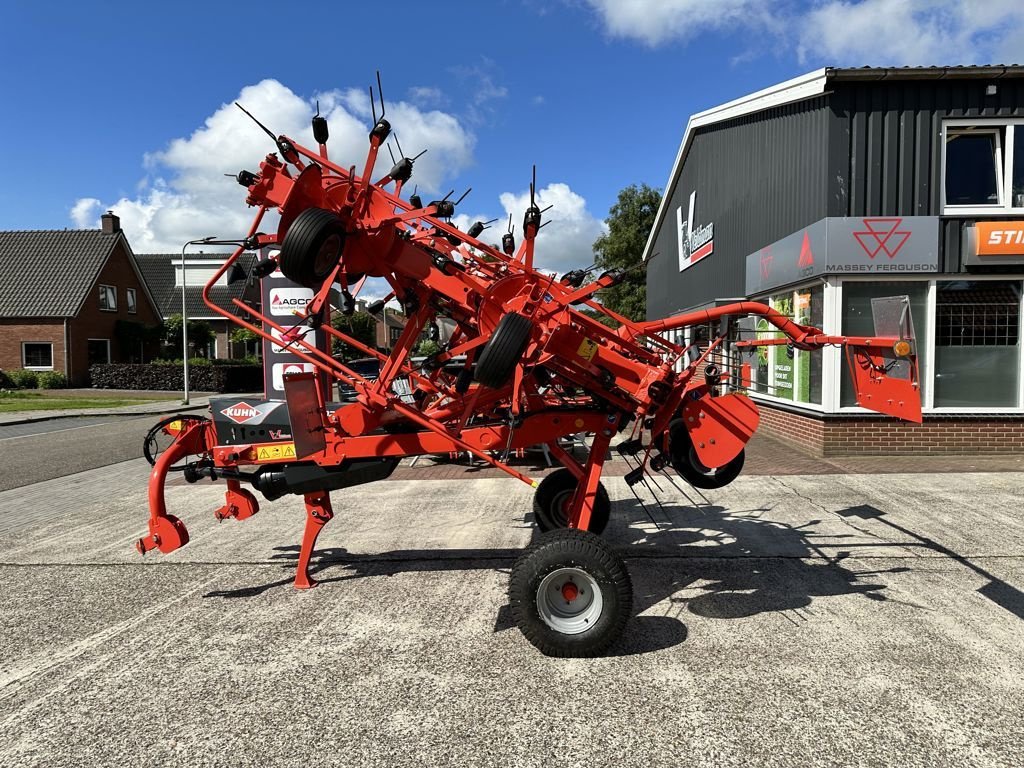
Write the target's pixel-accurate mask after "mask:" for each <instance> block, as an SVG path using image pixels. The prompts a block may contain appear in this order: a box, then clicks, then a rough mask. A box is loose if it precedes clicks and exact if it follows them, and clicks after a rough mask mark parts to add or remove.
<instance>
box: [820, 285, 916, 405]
mask: <svg viewBox="0 0 1024 768" xmlns="http://www.w3.org/2000/svg"><path fill="white" fill-rule="evenodd" d="M903 295H906V296H909V297H910V317H911V320H912V321H913V323H914V335H915V337H916V341H917V365H918V372H919V375H920V379H921V396H922V398H923V397H924V396H925V395H926V393H927V390H928V382H927V381H926V380H925V371H927V370H928V360H929V350H928V344H927V339H928V282H927V281H926V280H921V281H871V282H858V281H853V280H846V281H844V282H843V298H842V330H841V333H842V334H843V335H844V336H873V335H874V333H875V321H874V318H873V316H872V314H871V300H872V299H878V298H885V297H887V296H903ZM843 357H844V359H843V363H842V366H841V367H842V374H841V378H842V385H841V387H840V390H839V404H840V405H841V406H843V407H844V408H845V407H850V406H855V405H856V404H857V398H856V394H855V392H854V388H853V382H852V381H851V380H850V372H849V370H848V369H847V365H846V360H845V354H844V356H843Z"/></svg>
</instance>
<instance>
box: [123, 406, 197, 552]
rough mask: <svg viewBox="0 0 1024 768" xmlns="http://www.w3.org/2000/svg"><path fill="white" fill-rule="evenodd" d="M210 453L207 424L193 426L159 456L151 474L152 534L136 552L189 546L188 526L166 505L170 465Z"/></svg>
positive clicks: (188, 427) (142, 541)
mask: <svg viewBox="0 0 1024 768" xmlns="http://www.w3.org/2000/svg"><path fill="white" fill-rule="evenodd" d="M206 450H207V442H206V425H205V424H202V423H190V424H188V425H187V426H186V427H185V428H184V429H183V430H182V432H181V433H179V435H178V436H177V438H175V440H174V442H173V443H171V444H170V446H168V448H167V450H166V451H164V452H163V453H162V454H160V456H158V457H157V460H156V463H155V464H154V465H153V470H152V471H151V472H150V473H149V535H148V536H144V537H143V538H141V539H139V540H138V541H136V542H135V549H136V550H137V551H138V553H139V554H140V555H144V554H146V553H147V552H149V551H150V550H152V549H159V550H160V551H161V552H163V553H164V554H167V553H168V552H173V551H174V550H176V549H178V548H179V547H183V546H185V545H186V544H188V531H187V530H186V529H185V524H184V523H183V522H181V520H179V519H178V518H176V517H175V516H174V515H169V514H167V505H166V503H165V502H164V483H165V482H166V480H167V472H168V470H169V468H170V467H171V465H173V464H174V462H176V461H178V460H179V459H183V458H185V457H186V456H188V455H191V454H199V453H203V452H205V451H206Z"/></svg>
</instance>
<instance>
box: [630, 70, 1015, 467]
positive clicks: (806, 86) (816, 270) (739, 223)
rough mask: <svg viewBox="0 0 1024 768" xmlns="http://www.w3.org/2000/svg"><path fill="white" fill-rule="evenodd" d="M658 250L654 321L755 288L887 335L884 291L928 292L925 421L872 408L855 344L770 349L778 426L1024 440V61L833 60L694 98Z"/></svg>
mask: <svg viewBox="0 0 1024 768" xmlns="http://www.w3.org/2000/svg"><path fill="white" fill-rule="evenodd" d="M652 257H654V258H652ZM644 258H645V259H647V260H649V263H648V271H647V295H648V317H649V318H652V319H653V318H660V317H665V316H669V315H673V314H678V313H679V312H682V311H686V310H689V309H697V308H701V307H706V306H709V305H714V304H716V303H722V302H725V301H728V300H732V299H736V298H749V299H756V300H760V301H764V302H766V303H770V304H771V305H773V306H775V307H776V308H778V309H780V310H782V311H783V312H785V313H786V314H789V315H791V316H794V317H796V318H797V319H798V320H800V321H802V322H805V323H810V324H812V325H815V326H818V327H820V328H822V329H824V330H825V331H826V332H828V333H835V334H840V333H845V334H870V333H871V332H872V325H871V312H870V300H871V299H872V298H874V297H879V296H887V295H895V294H908V295H909V296H910V297H911V301H912V312H913V322H914V325H915V329H916V333H917V338H918V349H919V358H920V374H921V376H920V378H921V388H922V400H923V404H924V410H925V422H924V424H923V425H920V426H916V425H915V426H910V425H907V426H904V427H902V428H898V429H893V428H892V424H891V423H889V422H884V421H881V420H880V419H879V418H878V417H877V416H872V415H868V414H867V413H866V412H864V411H863V410H862V409H860V408H858V407H857V406H856V405H855V403H854V399H853V393H852V391H851V389H850V387H849V381H848V380H847V379H846V375H845V373H844V371H843V368H842V365H841V363H842V353H841V351H840V350H838V349H826V350H823V351H822V352H819V353H807V352H800V351H796V352H793V351H788V352H787V350H786V348H785V347H761V348H759V351H758V352H757V353H756V354H752V355H751V362H752V364H753V369H754V384H753V387H752V390H753V396H754V397H755V398H757V399H758V401H759V403H760V404H761V405H762V406H763V407H762V408H761V411H762V416H763V421H764V424H765V425H766V426H767V427H768V428H770V429H774V430H776V431H778V432H782V433H784V434H787V435H789V436H791V437H792V438H793V439H794V440H795V441H798V442H801V443H803V444H805V445H807V446H809V447H811V448H812V449H814V450H816V451H820V452H823V453H825V454H826V455H827V454H830V453H831V454H841V453H847V454H848V453H865V452H876V453H877V452H889V451H916V452H935V451H972V452H973V451H978V452H981V451H1000V452H1005V451H1013V450H1024V360H1022V356H1021V353H1020V339H1021V335H1022V327H1021V318H1022V316H1024V311H1022V298H1021V297H1022V280H1024V67H1019V66H986V67H929V68H901V69H881V68H860V69H832V68H826V69H822V70H819V71H817V72H813V73H810V74H808V75H805V76H802V77H798V78H795V79H793V80H790V81H788V82H785V83H781V84H779V85H777V86H774V87H772V88H768V89H765V90H763V91H759V92H758V93H754V94H751V95H749V96H746V97H743V98H741V99H737V100H735V101H732V102H729V103H727V104H724V105H722V106H720V107H715V108H713V109H710V110H707V111H705V112H701V113H700V114H697V115H694V116H693V117H692V118H691V119H690V121H689V123H688V125H687V127H686V131H685V134H684V136H683V140H682V143H681V145H680V148H679V153H678V155H677V156H676V160H675V163H674V165H673V167H672V172H671V175H670V176H669V181H668V184H667V185H666V188H665V196H664V199H663V201H662V205H661V208H660V209H659V211H658V216H657V220H656V224H655V227H654V229H653V230H652V232H651V235H650V238H649V240H648V243H647V247H646V251H645V253H644ZM748 330H749V331H750V332H752V333H759V332H760V333H767V331H766V330H765V329H764V328H757V327H751V328H749V329H748ZM706 332H707V331H706V330H705V329H701V328H699V327H695V328H688V329H686V330H685V331H683V332H681V333H680V337H682V338H685V339H686V340H688V341H690V342H697V343H700V341H701V339H702V338H704V335H705V333H706ZM883 430H884V433H883Z"/></svg>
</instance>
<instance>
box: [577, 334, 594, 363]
mask: <svg viewBox="0 0 1024 768" xmlns="http://www.w3.org/2000/svg"><path fill="white" fill-rule="evenodd" d="M576 354H577V355H579V356H580V357H582V358H583V359H584V360H586V361H587V362H588V363H589V362H590V361H591V360H593V359H594V355H596V354H597V342H596V341H591V340H590V339H584V340H583V341H582V342H581V343H580V348H579V349H577V350H576Z"/></svg>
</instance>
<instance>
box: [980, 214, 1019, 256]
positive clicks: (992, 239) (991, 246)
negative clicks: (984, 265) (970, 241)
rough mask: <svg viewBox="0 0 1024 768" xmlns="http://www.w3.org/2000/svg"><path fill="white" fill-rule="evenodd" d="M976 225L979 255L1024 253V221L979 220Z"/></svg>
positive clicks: (1015, 254)
mask: <svg viewBox="0 0 1024 768" xmlns="http://www.w3.org/2000/svg"><path fill="white" fill-rule="evenodd" d="M975 226H976V227H977V235H978V255H979V256H1020V255H1022V254H1024V221H979V222H978V223H977V224H976V225H975Z"/></svg>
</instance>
